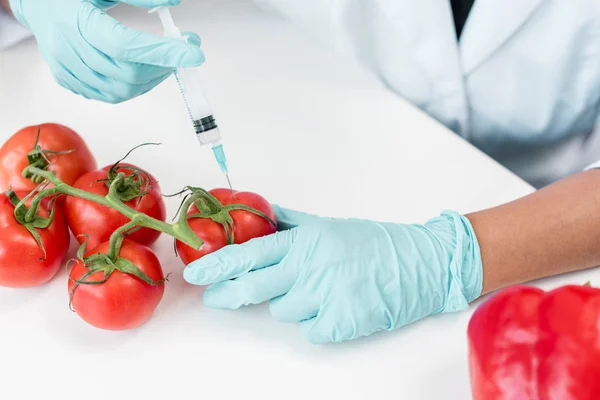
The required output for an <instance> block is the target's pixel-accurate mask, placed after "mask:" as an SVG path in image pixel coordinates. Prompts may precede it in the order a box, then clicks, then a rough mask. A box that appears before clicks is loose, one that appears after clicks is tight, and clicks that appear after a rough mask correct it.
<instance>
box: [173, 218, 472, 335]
mask: <svg viewBox="0 0 600 400" xmlns="http://www.w3.org/2000/svg"><path fill="white" fill-rule="evenodd" d="M276 214H277V220H278V221H279V226H280V228H283V229H288V230H284V231H282V232H278V233H276V234H274V235H271V236H267V237H263V238H258V239H253V240H251V241H249V242H247V243H244V244H241V245H231V246H227V247H225V248H223V249H221V250H219V251H217V252H215V253H213V254H209V255H207V256H205V257H203V258H201V259H200V260H198V261H196V262H194V263H192V264H190V265H189V266H187V267H186V269H185V271H184V278H185V279H186V280H187V281H188V282H190V283H193V284H197V285H207V284H212V285H211V286H209V287H208V288H207V289H206V291H205V293H204V304H205V305H206V306H208V307H213V308H228V309H235V308H238V307H240V306H242V305H248V304H256V303H261V302H264V301H267V300H271V303H270V309H271V313H272V314H273V316H274V317H275V318H277V319H278V320H280V321H283V322H300V323H301V325H302V327H303V329H304V333H305V335H306V337H307V338H308V340H310V341H311V342H314V343H323V342H338V341H342V340H348V339H354V338H358V337H361V336H367V335H370V334H372V333H374V332H377V331H381V330H393V329H397V328H400V327H402V326H403V325H406V324H409V323H411V322H414V321H417V320H419V319H421V318H424V317H426V316H429V315H432V314H436V313H440V312H452V311H458V310H464V309H466V308H467V307H468V303H469V302H471V301H473V300H475V299H476V298H477V297H479V296H480V294H481V290H482V263H481V255H480V250H479V244H478V242H477V239H476V237H475V233H474V231H473V228H472V227H471V224H470V222H469V221H468V220H467V219H466V218H465V217H463V216H460V215H458V214H456V213H454V212H445V213H444V214H442V216H440V217H438V218H434V219H432V220H430V221H429V222H427V223H426V224H425V225H401V224H392V223H378V222H373V221H365V220H342V219H328V218H319V217H315V216H311V215H307V214H302V213H298V212H294V211H290V210H284V209H279V208H277V207H276Z"/></svg>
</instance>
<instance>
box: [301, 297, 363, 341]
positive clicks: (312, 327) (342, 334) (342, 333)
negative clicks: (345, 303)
mask: <svg viewBox="0 0 600 400" xmlns="http://www.w3.org/2000/svg"><path fill="white" fill-rule="evenodd" d="M300 325H301V327H302V331H303V332H304V336H305V337H306V339H308V341H309V342H311V343H314V344H323V343H337V342H341V341H344V340H349V339H353V338H354V337H356V335H357V332H358V328H357V326H356V321H354V319H353V316H352V314H350V313H348V312H347V310H344V309H339V307H335V306H326V307H322V308H321V310H320V311H319V313H318V314H317V316H316V317H315V318H312V319H309V320H306V321H303V322H301V323H300Z"/></svg>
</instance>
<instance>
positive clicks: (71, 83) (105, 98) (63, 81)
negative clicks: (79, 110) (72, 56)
mask: <svg viewBox="0 0 600 400" xmlns="http://www.w3.org/2000/svg"><path fill="white" fill-rule="evenodd" d="M52 64H54V67H53V71H55V72H54V80H55V81H56V82H57V83H58V84H59V85H61V86H62V87H64V88H65V89H67V90H69V91H71V92H72V93H74V94H77V95H80V96H82V97H84V98H86V99H89V100H98V101H102V102H105V103H114V102H115V100H116V99H115V98H114V97H113V96H112V95H108V94H105V93H102V92H100V91H99V90H98V89H96V88H95V87H93V86H91V85H89V84H87V83H85V82H82V81H81V80H79V79H78V78H77V77H76V76H75V75H73V73H72V72H71V70H70V69H69V68H68V67H67V66H65V64H63V63H62V62H60V61H58V60H54V61H53V62H52Z"/></svg>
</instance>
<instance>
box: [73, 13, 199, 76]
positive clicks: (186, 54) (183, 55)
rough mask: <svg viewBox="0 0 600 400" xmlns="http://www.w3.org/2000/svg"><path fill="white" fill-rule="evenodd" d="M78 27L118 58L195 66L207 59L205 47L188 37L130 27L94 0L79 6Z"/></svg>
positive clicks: (100, 48) (105, 52) (109, 53)
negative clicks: (189, 39)
mask: <svg viewBox="0 0 600 400" xmlns="http://www.w3.org/2000/svg"><path fill="white" fill-rule="evenodd" d="M79 29H80V32H81V35H82V37H83V38H84V39H85V40H86V41H87V42H88V43H89V44H90V45H92V46H93V47H95V48H96V49H98V50H99V51H101V52H102V53H104V54H106V55H107V56H109V57H112V58H114V59H116V60H119V61H129V62H136V63H140V64H150V65H156V66H160V67H170V68H177V67H193V66H198V65H200V64H202V63H203V62H204V54H203V53H202V50H200V48H199V47H198V46H195V45H194V44H192V43H190V42H188V41H187V40H179V39H173V38H167V37H162V36H155V35H151V34H148V33H144V32H139V31H136V30H134V29H131V28H128V27H126V26H125V25H123V24H121V23H120V22H119V21H117V20H116V19H114V18H112V17H110V16H109V15H107V14H106V13H104V12H103V11H102V10H100V9H98V8H96V7H94V6H93V5H92V4H91V3H83V4H82V5H81V6H80V9H79Z"/></svg>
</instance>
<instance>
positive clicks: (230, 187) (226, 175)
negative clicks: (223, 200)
mask: <svg viewBox="0 0 600 400" xmlns="http://www.w3.org/2000/svg"><path fill="white" fill-rule="evenodd" d="M225 177H226V178H227V183H228V184H229V189H230V190H231V195H232V196H233V198H234V199H235V192H234V191H233V186H231V181H230V180H229V174H225Z"/></svg>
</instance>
